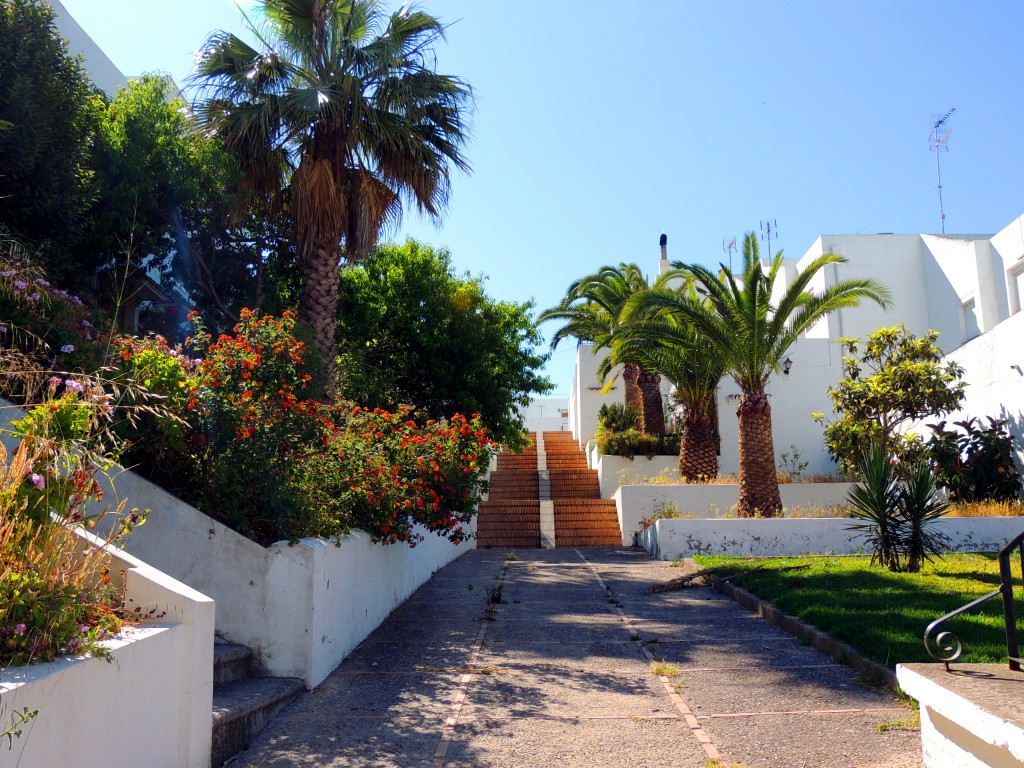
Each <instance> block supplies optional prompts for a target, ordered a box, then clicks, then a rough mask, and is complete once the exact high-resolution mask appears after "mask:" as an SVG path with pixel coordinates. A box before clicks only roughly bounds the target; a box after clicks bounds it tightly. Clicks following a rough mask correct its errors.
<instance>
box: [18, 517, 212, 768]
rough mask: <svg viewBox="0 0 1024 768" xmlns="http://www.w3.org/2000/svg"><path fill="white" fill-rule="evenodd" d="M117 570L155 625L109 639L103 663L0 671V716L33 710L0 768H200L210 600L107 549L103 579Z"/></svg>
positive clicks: (83, 660) (205, 740)
mask: <svg viewBox="0 0 1024 768" xmlns="http://www.w3.org/2000/svg"><path fill="white" fill-rule="evenodd" d="M81 536H82V539H83V541H84V542H88V544H89V545H90V546H100V545H101V544H102V542H100V541H99V540H98V539H96V538H95V537H91V536H89V535H88V534H85V533H82V534H81ZM122 569H123V570H124V571H125V580H126V581H125V583H126V587H127V592H126V595H127V597H128V599H130V600H131V601H133V602H132V603H130V604H131V605H132V606H133V607H139V608H143V609H144V611H147V612H148V611H149V610H150V609H152V610H153V615H154V616H158V617H159V618H156V619H153V620H147V621H144V622H143V623H142V624H141V625H140V626H138V627H132V628H128V629H127V630H126V631H125V632H123V633H122V634H121V635H119V636H118V637H117V638H115V639H113V640H111V641H109V642H108V643H107V645H108V647H109V648H110V649H111V651H112V652H113V655H114V660H113V662H111V663H107V662H106V661H104V660H102V659H96V658H93V657H91V656H79V657H73V658H62V659H57V660H55V661H53V662H49V663H47V664H37V665H32V666H28V667H16V668H8V669H4V670H0V699H2V712H3V715H4V717H5V718H9V717H10V715H11V713H13V712H14V711H15V710H20V709H21V708H22V707H28V708H29V709H38V710H39V714H38V716H37V717H36V718H35V719H34V720H33V721H31V722H30V723H28V724H27V725H25V726H23V731H24V733H23V735H22V737H21V738H19V739H16V740H15V741H14V744H13V748H12V749H11V751H7V748H6V745H4V746H3V747H2V748H0V765H12V766H14V765H17V766H19V768H53V766H70V765H74V766H81V768H137V766H140V765H145V766H152V768H179V767H180V766H187V767H188V768H205V767H206V766H209V764H210V738H211V727H212V722H211V719H210V712H211V709H212V704H213V632H214V629H213V627H214V604H213V601H212V600H210V599H209V598H208V597H206V596H204V595H202V594H199V593H198V592H196V591H195V590H193V589H191V588H190V587H187V586H186V585H184V584H182V583H180V582H177V581H175V580H174V579H171V578H170V577H168V576H167V575H165V574H163V573H160V572H158V571H157V570H155V569H154V568H152V567H150V566H149V565H147V564H145V563H143V562H141V561H139V560H138V559H137V558H134V557H132V556H131V555H128V554H126V553H124V552H120V551H116V550H115V551H114V553H113V558H112V564H111V573H112V574H117V573H119V572H120V571H121V570H122ZM5 725H6V721H5Z"/></svg>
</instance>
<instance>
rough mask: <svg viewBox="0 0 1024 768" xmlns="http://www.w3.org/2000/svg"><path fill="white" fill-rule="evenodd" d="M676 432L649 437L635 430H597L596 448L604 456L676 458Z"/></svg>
mask: <svg viewBox="0 0 1024 768" xmlns="http://www.w3.org/2000/svg"><path fill="white" fill-rule="evenodd" d="M679 439H680V435H679V433H678V432H669V433H667V434H664V435H649V434H647V433H645V432H640V431H639V430H636V429H627V430H626V431H625V432H606V431H602V430H599V431H598V434H597V446H598V449H599V450H600V451H601V453H603V454H605V455H606V456H625V457H627V458H633V457H634V456H676V455H678V454H679Z"/></svg>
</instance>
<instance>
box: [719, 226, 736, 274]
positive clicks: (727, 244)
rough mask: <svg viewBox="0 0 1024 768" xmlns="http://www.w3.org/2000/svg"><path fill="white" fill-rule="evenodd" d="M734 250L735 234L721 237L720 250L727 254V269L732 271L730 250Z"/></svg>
mask: <svg viewBox="0 0 1024 768" xmlns="http://www.w3.org/2000/svg"><path fill="white" fill-rule="evenodd" d="M735 250H736V236H735V235H733V236H732V237H723V238H722V252H723V253H728V254H729V271H730V272H732V252H733V251H735Z"/></svg>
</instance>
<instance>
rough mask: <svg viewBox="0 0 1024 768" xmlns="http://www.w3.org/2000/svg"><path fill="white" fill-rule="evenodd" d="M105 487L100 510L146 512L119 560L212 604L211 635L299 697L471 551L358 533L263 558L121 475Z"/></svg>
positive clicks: (267, 552) (430, 539)
mask: <svg viewBox="0 0 1024 768" xmlns="http://www.w3.org/2000/svg"><path fill="white" fill-rule="evenodd" d="M113 486H114V487H113V489H112V491H111V492H110V493H109V494H108V496H107V500H108V501H110V500H111V499H115V500H119V499H127V500H128V506H129V507H139V508H148V509H151V510H152V514H150V516H149V520H148V521H147V522H146V524H145V525H144V526H142V527H141V528H137V529H136V530H135V532H134V533H133V535H132V538H131V540H130V541H129V543H128V548H129V550H130V551H131V552H132V553H134V554H135V555H136V556H138V557H139V558H141V559H142V560H145V561H146V562H148V563H150V564H152V565H154V566H156V567H157V568H160V569H161V570H162V571H164V572H165V573H169V574H170V575H172V576H174V577H175V578H177V579H180V580H181V581H183V582H185V583H186V584H188V585H190V586H192V587H194V588H195V589H198V590H199V591H201V592H203V593H204V594H207V595H210V596H211V597H212V598H213V599H214V600H216V601H217V632H218V633H219V634H221V635H222V636H224V637H225V638H226V639H228V640H230V641H232V642H236V643H242V644H244V645H248V646H249V647H250V648H252V649H253V654H254V661H255V665H256V670H257V672H258V673H259V674H266V675H275V676H280V677H299V678H301V679H302V680H303V682H304V683H305V684H306V687H307V688H312V687H313V686H315V685H317V684H319V683H320V682H321V681H323V679H324V678H326V677H327V675H329V674H330V673H331V671H333V670H334V668H335V667H337V666H338V664H340V663H341V661H342V659H344V658H345V656H346V655H348V654H349V653H350V652H351V651H352V649H353V648H355V647H356V646H357V645H358V644H359V643H360V642H361V641H362V640H363V639H364V638H365V637H366V636H367V635H369V634H370V633H371V632H372V631H373V630H374V629H376V628H377V627H378V626H379V625H380V623H381V622H382V621H384V619H385V618H387V615H388V614H389V613H391V611H393V610H394V609H395V608H397V607H398V606H399V605H401V604H402V603H403V602H404V601H405V600H406V599H407V598H408V597H409V596H410V595H411V594H412V593H413V592H415V591H416V589H418V588H419V587H420V585H422V584H423V583H424V582H425V581H427V579H429V578H430V576H431V574H433V573H434V571H436V570H437V569H438V568H441V567H442V566H444V565H446V564H448V563H450V562H451V561H452V560H454V559H455V558H456V557H458V556H459V555H461V554H462V553H464V552H466V551H468V550H469V549H471V548H473V547H475V542H468V543H465V544H462V545H460V546H455V545H454V544H452V543H451V542H449V541H447V540H445V539H440V538H438V537H437V536H435V535H434V534H432V533H427V532H426V531H424V530H422V529H420V532H421V533H424V535H425V536H426V541H424V542H422V543H420V544H418V545H417V546H416V547H415V548H411V547H410V546H409V545H408V544H391V545H388V546H381V545H379V544H374V543H372V542H371V541H370V537H369V535H368V534H366V533H363V532H362V531H354V532H353V533H352V534H351V535H349V536H346V537H345V538H344V539H343V540H342V541H341V542H340V546H335V544H334V543H332V542H329V541H324V540H322V539H313V538H308V539H301V540H300V541H299V542H297V543H296V544H289V543H288V542H278V543H277V544H274V545H273V546H271V547H269V548H264V547H261V546H260V545H258V544H256V543H255V542H252V541H250V540H249V539H247V538H245V537H244V536H241V535H239V534H238V533H235V532H234V531H232V530H231V529H230V528H227V527H225V526H224V525H221V524H220V523H218V522H216V521H215V520H213V519H212V518H210V517H208V516H206V515H204V514H203V513H202V512H200V511H199V510H197V509H195V508H194V507H191V506H189V505H188V504H186V503H185V502H183V501H181V500H180V499H178V498H176V497H174V496H172V495H171V494H169V493H167V492H166V491H164V490H163V489H162V488H159V487H158V486H156V485H153V484H152V483H150V482H148V481H147V480H145V479H143V478H141V477H139V476H137V475H135V474H133V473H131V472H122V473H121V474H119V475H117V477H115V478H114V481H113ZM115 503H116V501H115ZM474 525H475V524H474ZM471 527H472V526H471Z"/></svg>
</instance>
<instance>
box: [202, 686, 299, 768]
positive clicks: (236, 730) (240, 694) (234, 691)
mask: <svg viewBox="0 0 1024 768" xmlns="http://www.w3.org/2000/svg"><path fill="white" fill-rule="evenodd" d="M304 688H305V686H304V685H303V684H302V681H301V680H299V679H298V678H294V677H251V678H249V679H247V680H240V681H238V682H233V683H228V684H227V685H223V686H218V687H217V688H215V689H214V692H213V743H212V747H211V750H210V765H211V766H213V768H220V766H221V765H223V764H224V761H226V760H228V759H229V758H231V757H233V756H234V755H237V754H238V753H239V752H241V751H242V750H243V749H245V747H246V746H247V745H248V744H249V742H250V741H251V740H252V738H253V737H254V736H255V735H256V734H257V733H259V732H260V731H261V730H262V729H263V728H264V726H266V724H267V723H269V722H270V721H271V720H272V719H273V717H274V715H276V714H277V713H278V712H280V711H281V709H283V708H284V707H285V705H287V704H288V703H290V702H291V701H292V700H293V699H295V698H296V697H297V696H298V695H299V694H300V693H302V691H303V690H304Z"/></svg>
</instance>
